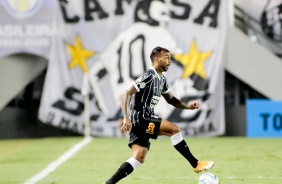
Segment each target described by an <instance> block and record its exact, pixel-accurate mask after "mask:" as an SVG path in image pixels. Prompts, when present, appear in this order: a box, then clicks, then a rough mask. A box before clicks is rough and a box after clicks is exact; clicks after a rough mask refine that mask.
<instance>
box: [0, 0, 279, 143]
mask: <svg viewBox="0 0 282 184" xmlns="http://www.w3.org/2000/svg"><path fill="white" fill-rule="evenodd" d="M156 44H158V45H160V46H165V47H167V48H169V49H170V51H171V52H172V55H173V59H174V64H173V65H172V66H171V67H170V73H169V72H168V73H167V78H168V80H169V81H170V86H171V89H172V91H173V92H174V94H175V95H176V96H177V97H179V98H180V99H182V100H184V101H186V102H189V100H195V99H198V100H200V102H201V104H202V106H201V108H202V109H200V110H199V111H198V112H195V113H190V112H188V113H186V112H182V111H177V110H175V109H174V108H171V107H168V106H165V105H164V102H163V101H160V104H159V107H158V109H156V114H158V115H160V116H161V117H163V118H167V119H169V120H171V121H173V122H175V123H177V124H178V125H179V126H180V127H181V129H182V131H183V133H184V135H186V136H247V137H281V136H282V110H281V109H282V102H280V100H281V99H282V88H281V84H282V72H281V70H282V60H281V59H282V0H260V1H257V0H228V1H225V0H202V1H201V2H195V1H193V0H165V1H161V0H152V1H151V0H150V1H145V0H144V1H141V0H115V1H114V0H106V1H105V0H103V1H102V0H100V1H99V0H68V1H60V0H48V1H47V0H2V1H0V49H1V51H0V86H1V90H0V138H1V139H11V138H36V137H52V136H70V135H71V136H81V135H84V134H90V135H92V136H102V137H104V136H105V137H120V136H121V132H119V130H118V129H119V124H118V119H119V117H120V115H119V114H120V109H119V105H118V99H119V95H120V94H121V92H122V90H124V89H125V88H126V86H127V85H129V84H130V83H131V82H132V81H133V80H135V79H136V77H137V76H138V75H140V74H141V73H142V72H143V71H144V70H145V69H146V68H149V64H148V63H150V61H149V57H148V52H150V50H151V49H152V48H153V47H154V46H157V45H156ZM185 54H186V55H185ZM195 58H196V59H195ZM186 67H188V69H187V68H186ZM189 68H190V69H189ZM191 68H192V69H191ZM185 72H186V73H185ZM189 72H190V73H189ZM86 130H87V131H86Z"/></svg>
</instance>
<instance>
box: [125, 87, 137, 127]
mask: <svg viewBox="0 0 282 184" xmlns="http://www.w3.org/2000/svg"><path fill="white" fill-rule="evenodd" d="M135 93H137V90H136V88H135V86H134V85H133V84H132V85H131V86H130V87H129V88H128V89H127V90H126V91H125V92H123V93H122V95H121V110H122V113H123V125H122V127H121V129H122V130H124V131H129V130H130V129H131V127H132V123H131V121H130V119H129V114H128V107H129V102H130V99H131V97H132V95H134V94H135Z"/></svg>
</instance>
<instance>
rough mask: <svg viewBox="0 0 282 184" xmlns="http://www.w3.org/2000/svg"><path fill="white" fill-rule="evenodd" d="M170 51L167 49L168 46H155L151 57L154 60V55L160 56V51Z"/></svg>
mask: <svg viewBox="0 0 282 184" xmlns="http://www.w3.org/2000/svg"><path fill="white" fill-rule="evenodd" d="M162 51H163V52H170V51H169V50H167V49H166V48H163V47H159V46H158V47H155V48H154V49H153V50H152V52H151V54H150V58H151V61H153V58H154V57H158V56H160V53H161V52H162Z"/></svg>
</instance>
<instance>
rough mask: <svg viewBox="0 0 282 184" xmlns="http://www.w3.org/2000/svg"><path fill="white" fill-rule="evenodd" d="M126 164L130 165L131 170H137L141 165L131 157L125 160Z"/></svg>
mask: <svg viewBox="0 0 282 184" xmlns="http://www.w3.org/2000/svg"><path fill="white" fill-rule="evenodd" d="M127 162H128V163H130V165H131V166H132V167H133V169H135V168H137V167H138V166H140V165H141V163H140V162H139V161H138V160H136V159H135V158H133V157H131V158H129V159H128V160H127Z"/></svg>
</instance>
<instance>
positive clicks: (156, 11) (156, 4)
mask: <svg viewBox="0 0 282 184" xmlns="http://www.w3.org/2000/svg"><path fill="white" fill-rule="evenodd" d="M149 14H150V16H151V17H152V18H153V19H154V20H156V21H158V22H159V24H160V26H166V25H167V24H168V22H169V21H170V13H169V10H168V8H167V6H166V5H165V4H164V3H163V2H161V1H153V2H152V3H151V6H150V9H149Z"/></svg>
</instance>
